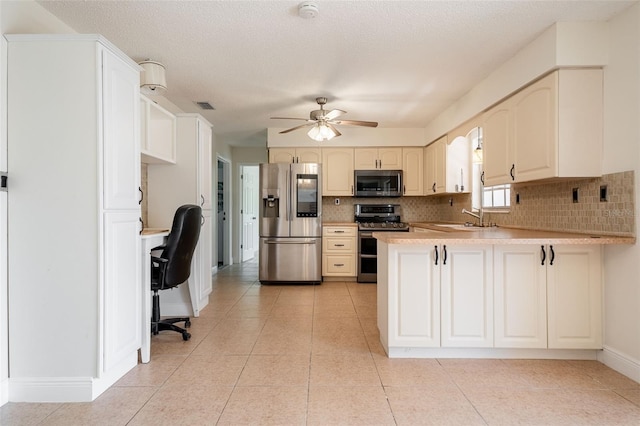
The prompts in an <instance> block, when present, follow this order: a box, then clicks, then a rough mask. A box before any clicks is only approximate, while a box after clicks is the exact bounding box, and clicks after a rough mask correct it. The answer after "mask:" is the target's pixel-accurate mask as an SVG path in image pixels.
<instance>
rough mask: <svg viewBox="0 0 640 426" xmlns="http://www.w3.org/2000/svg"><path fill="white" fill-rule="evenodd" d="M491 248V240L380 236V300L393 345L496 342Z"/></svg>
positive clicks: (381, 322) (483, 344)
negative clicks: (392, 241)
mask: <svg viewBox="0 0 640 426" xmlns="http://www.w3.org/2000/svg"><path fill="white" fill-rule="evenodd" d="M381 249H382V250H383V251H382V253H381ZM384 254H386V255H387V256H385V255H384ZM491 254H492V251H491V246H471V245H469V246H466V245H465V246H457V247H455V246H454V247H452V246H447V245H434V246H423V245H420V246H414V245H391V246H389V245H387V244H384V243H382V244H381V243H380V241H379V242H378V300H379V303H385V305H386V306H387V307H388V315H384V318H380V315H379V317H378V326H379V327H382V328H381V329H380V332H381V334H385V333H383V329H385V330H386V331H387V333H386V334H387V335H388V342H387V343H388V344H389V346H400V347H402V346H405V347H440V346H443V347H490V346H492V345H493V321H492V312H493V311H492V306H493V293H492V289H493V286H492V281H491ZM387 258H388V262H387V261H386V259H387ZM381 262H384V263H387V265H388V266H385V265H384V264H381ZM382 268H384V269H382ZM381 271H384V272H383V273H380V272H381ZM379 311H380V309H379Z"/></svg>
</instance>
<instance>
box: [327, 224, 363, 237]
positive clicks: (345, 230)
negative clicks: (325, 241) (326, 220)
mask: <svg viewBox="0 0 640 426" xmlns="http://www.w3.org/2000/svg"><path fill="white" fill-rule="evenodd" d="M357 232H358V228H356V227H355V226H323V227H322V235H323V236H326V237H330V236H332V235H335V236H345V237H346V236H349V237H355V236H356V233H357Z"/></svg>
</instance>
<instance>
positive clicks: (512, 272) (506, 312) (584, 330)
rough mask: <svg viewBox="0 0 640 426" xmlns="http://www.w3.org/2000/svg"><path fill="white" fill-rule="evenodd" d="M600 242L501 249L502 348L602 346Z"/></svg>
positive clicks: (498, 319)
mask: <svg viewBox="0 0 640 426" xmlns="http://www.w3.org/2000/svg"><path fill="white" fill-rule="evenodd" d="M600 251H601V248H600V246H598V245H593V246H591V245H543V246H540V245H506V246H500V245H498V246H496V247H495V253H494V255H495V307H496V308H495V327H496V338H495V345H496V347H509V348H547V347H548V348H550V349H600V348H601V347H602V319H601V316H602V314H601V303H602V295H601V292H602V283H601V270H600V268H601V267H600V264H601V263H600V262H601V259H600Z"/></svg>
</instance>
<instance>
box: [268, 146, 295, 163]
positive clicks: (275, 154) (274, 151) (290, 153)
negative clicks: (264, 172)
mask: <svg viewBox="0 0 640 426" xmlns="http://www.w3.org/2000/svg"><path fill="white" fill-rule="evenodd" d="M295 159H296V149H295V148H269V162H270V163H295Z"/></svg>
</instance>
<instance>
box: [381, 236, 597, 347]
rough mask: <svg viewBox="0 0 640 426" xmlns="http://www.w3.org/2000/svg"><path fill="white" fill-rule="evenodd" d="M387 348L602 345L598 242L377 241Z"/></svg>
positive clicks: (382, 329)
mask: <svg viewBox="0 0 640 426" xmlns="http://www.w3.org/2000/svg"><path fill="white" fill-rule="evenodd" d="M377 291H378V328H379V330H380V335H381V340H382V343H383V345H384V346H385V347H386V348H390V347H393V348H430V347H432V348H433V347H442V348H526V349H535V348H542V349H547V348H548V349H600V348H602V308H601V305H602V279H601V246H600V245H495V246H492V245H457V246H449V245H433V246H429V245H402V244H391V245H389V244H386V243H384V242H381V241H378V288H377Z"/></svg>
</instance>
